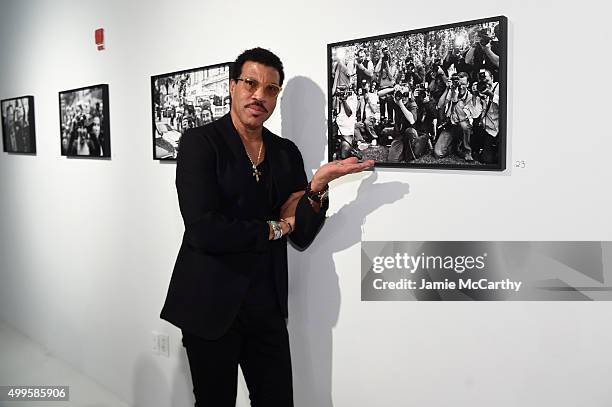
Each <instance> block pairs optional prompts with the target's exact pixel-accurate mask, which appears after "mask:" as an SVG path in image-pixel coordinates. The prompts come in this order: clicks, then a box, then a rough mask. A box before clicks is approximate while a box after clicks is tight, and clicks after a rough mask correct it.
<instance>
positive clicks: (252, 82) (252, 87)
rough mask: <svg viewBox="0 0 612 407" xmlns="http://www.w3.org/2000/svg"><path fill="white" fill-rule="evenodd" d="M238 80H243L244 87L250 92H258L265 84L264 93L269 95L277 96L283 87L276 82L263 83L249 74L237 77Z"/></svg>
mask: <svg viewBox="0 0 612 407" xmlns="http://www.w3.org/2000/svg"><path fill="white" fill-rule="evenodd" d="M236 80H237V81H242V82H243V83H244V87H245V89H246V90H247V92H249V93H255V92H257V89H259V87H260V86H263V90H264V95H266V96H267V97H277V96H278V94H279V93H280V91H281V90H282V89H283V88H282V87H281V86H279V85H277V84H276V83H272V82H269V83H264V84H262V83H261V82H259V81H258V80H257V79H253V78H251V77H249V76H245V77H244V78H237V79H236Z"/></svg>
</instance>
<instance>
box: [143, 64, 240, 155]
mask: <svg viewBox="0 0 612 407" xmlns="http://www.w3.org/2000/svg"><path fill="white" fill-rule="evenodd" d="M231 65H232V63H231V62H222V63H218V64H214V65H206V66H202V67H198V68H191V69H185V70H181V71H176V72H170V73H165V74H159V75H154V76H151V131H152V147H153V159H154V160H159V161H175V160H176V156H177V153H178V149H179V143H180V138H181V137H182V135H183V134H184V132H185V130H187V129H188V128H191V127H198V126H202V125H204V124H207V123H209V122H212V121H214V120H216V119H218V118H220V117H221V116H223V115H225V114H226V113H228V112H229V106H230V103H231V100H230V99H229V77H230V69H231ZM206 82H208V83H206ZM170 87H172V90H171V89H170ZM164 88H165V92H164ZM162 98H163V99H164V100H162ZM206 99H208V100H206Z"/></svg>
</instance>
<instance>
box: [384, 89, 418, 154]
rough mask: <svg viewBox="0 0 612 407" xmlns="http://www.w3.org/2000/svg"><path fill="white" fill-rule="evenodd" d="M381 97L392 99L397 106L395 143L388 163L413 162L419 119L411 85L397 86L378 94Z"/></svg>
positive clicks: (390, 150) (394, 131) (392, 145)
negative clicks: (413, 141) (413, 143)
mask: <svg viewBox="0 0 612 407" xmlns="http://www.w3.org/2000/svg"><path fill="white" fill-rule="evenodd" d="M378 95H379V96H381V97H382V96H384V97H388V98H389V97H390V98H392V99H393V101H394V105H395V106H396V108H395V109H396V111H395V126H394V127H393V141H392V142H391V146H390V147H389V155H388V157H387V162H393V163H397V162H405V161H409V160H413V159H414V158H416V157H415V155H414V154H413V153H412V146H411V141H412V140H414V139H415V138H416V137H417V132H416V130H415V129H414V127H413V125H414V123H415V122H416V118H417V105H416V103H415V101H414V99H413V98H412V92H411V90H410V85H408V84H401V85H395V86H394V87H393V88H390V89H384V90H381V91H379V92H378Z"/></svg>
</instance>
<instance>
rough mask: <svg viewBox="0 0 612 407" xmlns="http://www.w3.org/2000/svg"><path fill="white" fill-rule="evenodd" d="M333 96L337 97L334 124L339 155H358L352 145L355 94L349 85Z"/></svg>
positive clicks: (345, 156) (344, 156)
mask: <svg viewBox="0 0 612 407" xmlns="http://www.w3.org/2000/svg"><path fill="white" fill-rule="evenodd" d="M334 97H336V98H337V99H338V104H339V108H338V109H339V111H338V115H337V116H336V126H337V128H338V138H339V140H340V157H341V158H342V159H345V158H348V157H351V156H358V154H357V153H358V152H357V151H356V150H355V148H354V147H353V143H354V142H355V125H356V123H357V95H355V92H353V90H352V89H351V88H350V87H349V88H347V89H345V90H340V89H339V90H337V91H336V93H335V94H334Z"/></svg>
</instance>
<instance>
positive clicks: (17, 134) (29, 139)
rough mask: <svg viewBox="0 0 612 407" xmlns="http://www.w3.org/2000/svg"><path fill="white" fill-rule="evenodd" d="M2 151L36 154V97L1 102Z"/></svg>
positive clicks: (22, 97)
mask: <svg viewBox="0 0 612 407" xmlns="http://www.w3.org/2000/svg"><path fill="white" fill-rule="evenodd" d="M0 110H2V149H3V151H5V152H7V153H30V154H34V153H36V129H35V127H36V126H35V125H34V96H21V97H17V98H13V99H5V100H2V101H0Z"/></svg>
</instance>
